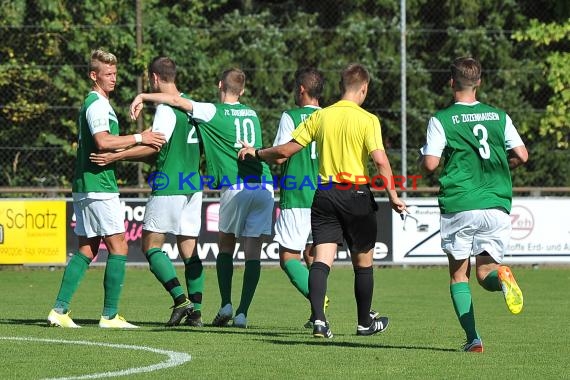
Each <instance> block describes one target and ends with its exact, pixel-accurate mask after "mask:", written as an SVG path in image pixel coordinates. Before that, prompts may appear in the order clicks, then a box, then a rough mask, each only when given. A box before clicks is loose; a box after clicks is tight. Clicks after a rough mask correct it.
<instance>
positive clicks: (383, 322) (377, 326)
mask: <svg viewBox="0 0 570 380" xmlns="http://www.w3.org/2000/svg"><path fill="white" fill-rule="evenodd" d="M387 328H388V317H376V318H373V319H372V323H371V324H370V326H368V327H364V326H361V325H358V327H357V328H356V335H373V334H376V333H379V332H382V331H385V330H386V329H387Z"/></svg>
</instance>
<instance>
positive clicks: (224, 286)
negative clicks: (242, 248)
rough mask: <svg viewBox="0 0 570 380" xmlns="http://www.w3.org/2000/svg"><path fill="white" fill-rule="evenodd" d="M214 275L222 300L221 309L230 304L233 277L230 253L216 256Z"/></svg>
mask: <svg viewBox="0 0 570 380" xmlns="http://www.w3.org/2000/svg"><path fill="white" fill-rule="evenodd" d="M216 273H217V275H218V287H219V289H220V297H221V298H222V304H221V307H224V306H225V305H227V304H228V303H232V277H233V275H234V259H233V257H232V254H231V253H222V252H220V253H219V254H218V257H216Z"/></svg>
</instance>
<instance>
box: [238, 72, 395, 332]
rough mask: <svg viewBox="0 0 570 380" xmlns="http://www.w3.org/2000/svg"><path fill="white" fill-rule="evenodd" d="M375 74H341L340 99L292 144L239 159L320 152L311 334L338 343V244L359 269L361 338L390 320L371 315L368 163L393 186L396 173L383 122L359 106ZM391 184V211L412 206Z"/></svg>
mask: <svg viewBox="0 0 570 380" xmlns="http://www.w3.org/2000/svg"><path fill="white" fill-rule="evenodd" d="M369 82H370V74H369V73H368V70H366V68H365V67H364V66H362V65H361V64H358V63H352V64H349V65H348V66H347V67H346V68H345V69H344V70H343V71H342V73H341V80H340V89H341V92H342V99H341V100H340V101H338V102H337V103H335V104H333V105H331V106H329V107H326V108H323V109H321V110H318V111H315V112H314V113H313V114H312V115H311V117H309V118H308V119H307V120H306V121H305V122H304V123H302V124H301V125H300V126H299V127H298V128H297V129H295V131H293V134H292V137H293V139H292V140H291V141H289V142H288V143H286V144H283V145H278V146H274V147H272V148H267V149H257V150H256V149H254V148H252V147H249V146H248V145H247V144H244V143H243V146H244V148H242V149H241V150H240V152H239V157H240V158H241V159H246V156H247V155H251V156H254V157H256V158H257V159H258V160H263V161H271V162H273V161H275V160H277V159H280V158H288V157H290V156H291V155H293V154H295V153H296V152H298V151H300V150H301V149H303V148H304V147H305V146H306V145H308V144H310V143H311V142H312V141H316V143H317V151H318V152H319V178H320V182H321V183H320V184H319V187H318V189H317V191H316V192H315V197H314V199H313V205H312V207H311V228H312V231H313V245H314V246H315V259H314V262H313V264H312V265H311V268H310V271H309V300H310V301H311V309H312V313H313V316H314V318H315V320H314V325H313V326H314V327H313V336H315V337H322V338H332V332H331V330H330V328H329V324H328V322H327V320H326V317H325V313H324V310H323V309H324V299H325V294H326V291H327V279H328V275H329V272H330V268H331V267H332V264H333V261H334V257H335V255H336V252H337V246H339V245H342V243H343V240H345V241H346V243H347V245H348V249H349V250H350V253H351V259H352V265H353V267H354V275H355V279H354V294H355V298H356V307H357V313H358V327H357V329H356V334H357V335H372V334H375V333H377V332H381V331H384V330H385V329H386V327H387V326H388V318H387V317H381V316H379V314H378V313H376V312H374V311H371V306H372V293H373V290H374V277H373V273H372V266H373V257H372V249H373V248H374V245H375V243H376V229H377V223H376V215H375V213H376V210H377V209H378V206H377V205H376V202H375V201H374V197H373V195H372V193H371V191H370V184H369V181H370V180H369V178H370V176H369V175H368V170H367V162H368V156H372V159H373V161H374V164H375V165H376V168H377V170H378V174H379V175H381V176H382V177H383V178H385V179H387V180H388V181H392V178H393V176H392V168H391V167H390V162H389V161H388V157H387V156H386V152H385V151H384V145H383V143H382V132H381V130H380V121H379V120H378V118H377V117H376V116H375V115H373V114H371V113H369V112H367V111H365V110H364V109H362V108H361V107H360V106H361V105H362V103H363V102H364V99H366V94H367V92H368V84H369ZM392 187H393V186H390V184H386V186H385V188H386V192H387V193H388V197H389V200H390V203H391V205H392V208H393V209H394V210H395V211H396V212H398V213H402V212H403V211H404V210H405V209H406V204H405V203H404V202H403V201H402V200H400V199H399V198H398V194H397V193H396V191H395V190H393V189H391V188H392Z"/></svg>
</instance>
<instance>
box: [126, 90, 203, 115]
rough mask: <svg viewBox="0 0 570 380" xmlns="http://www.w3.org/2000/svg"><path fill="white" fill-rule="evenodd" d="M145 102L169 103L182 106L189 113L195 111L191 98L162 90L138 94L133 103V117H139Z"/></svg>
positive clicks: (131, 111) (131, 107)
mask: <svg viewBox="0 0 570 380" xmlns="http://www.w3.org/2000/svg"><path fill="white" fill-rule="evenodd" d="M144 102H152V103H157V104H168V105H170V106H172V107H176V108H180V109H181V110H184V111H185V112H188V113H190V112H192V111H193V106H192V101H191V100H190V99H186V98H183V97H182V96H180V95H179V94H166V93H162V92H152V93H141V94H138V95H137V96H136V97H135V98H134V99H133V101H132V103H131V106H130V115H131V119H133V120H136V119H137V117H138V116H139V114H140V112H141V111H142V109H143V106H144Z"/></svg>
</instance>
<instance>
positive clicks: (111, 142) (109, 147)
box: [93, 130, 166, 152]
mask: <svg viewBox="0 0 570 380" xmlns="http://www.w3.org/2000/svg"><path fill="white" fill-rule="evenodd" d="M93 140H94V141H95V147H96V148H97V150H99V151H103V152H105V151H116V150H119V149H125V148H129V147H131V146H134V145H137V144H144V145H148V146H150V147H151V148H152V149H153V150H159V149H160V147H161V146H162V144H164V143H165V142H166V140H165V139H164V135H163V134H162V133H158V132H152V131H150V130H146V131H144V132H142V133H135V134H133V135H123V136H115V135H112V134H110V133H109V131H101V132H97V133H95V134H94V135H93Z"/></svg>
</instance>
